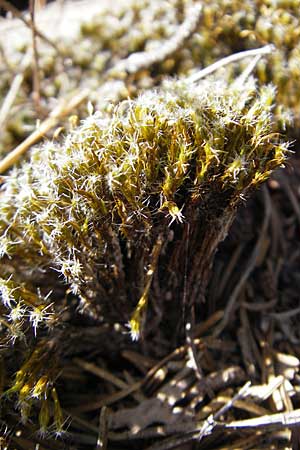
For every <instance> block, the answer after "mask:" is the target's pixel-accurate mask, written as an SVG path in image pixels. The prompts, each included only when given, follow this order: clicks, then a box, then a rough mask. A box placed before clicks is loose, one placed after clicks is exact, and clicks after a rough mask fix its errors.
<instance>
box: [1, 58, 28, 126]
mask: <svg viewBox="0 0 300 450" xmlns="http://www.w3.org/2000/svg"><path fill="white" fill-rule="evenodd" d="M31 60H32V53H31V50H28V51H27V53H26V54H25V55H24V57H23V59H22V61H21V63H20V70H19V72H18V73H17V74H16V76H15V77H14V79H13V82H12V83H11V86H10V89H9V91H8V93H7V94H6V97H5V99H4V101H3V103H2V106H1V110H0V129H1V128H2V127H3V125H4V123H5V121H6V119H7V116H8V113H9V111H10V109H11V107H12V105H13V103H14V101H15V98H16V96H17V94H18V92H19V89H20V87H21V85H22V83H23V80H24V73H25V70H26V69H27V67H28V66H29V64H30V62H31Z"/></svg>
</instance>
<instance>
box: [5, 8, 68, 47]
mask: <svg viewBox="0 0 300 450" xmlns="http://www.w3.org/2000/svg"><path fill="white" fill-rule="evenodd" d="M0 6H1V7H2V8H3V9H5V11H8V12H11V13H12V15H13V16H14V17H17V18H18V19H20V20H22V22H23V23H25V25H26V26H27V27H28V28H31V23H30V22H31V21H30V20H28V19H26V18H25V17H24V16H23V14H22V13H21V12H20V11H19V10H18V8H16V7H15V6H14V5H12V4H11V3H10V2H8V1H6V0H0ZM33 27H34V29H35V33H36V35H37V36H39V37H40V38H41V39H43V40H44V41H45V42H47V44H48V45H50V46H51V47H53V48H54V49H55V50H56V51H57V52H58V53H60V52H61V51H60V50H59V48H58V47H57V45H56V44H55V43H54V42H53V41H52V40H51V39H49V38H48V37H47V36H45V35H44V33H42V32H41V31H40V30H38V29H37V28H36V26H35V25H33Z"/></svg>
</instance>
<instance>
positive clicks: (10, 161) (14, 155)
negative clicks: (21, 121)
mask: <svg viewBox="0 0 300 450" xmlns="http://www.w3.org/2000/svg"><path fill="white" fill-rule="evenodd" d="M0 1H1V0H0ZM89 92H90V91H89V90H88V89H84V90H82V91H79V92H77V93H76V94H75V95H74V96H73V97H72V99H71V100H70V101H69V102H66V101H63V102H61V103H60V104H59V105H58V106H57V107H56V108H55V109H54V110H53V111H52V113H51V114H50V115H49V117H48V118H47V119H45V120H44V121H43V122H42V123H41V124H40V125H39V126H38V128H37V129H36V130H35V131H34V132H33V133H31V134H30V136H28V137H27V138H26V139H25V140H24V141H23V142H22V143H21V144H20V145H18V146H17V147H16V148H15V149H14V150H13V151H11V152H10V153H9V154H8V155H7V156H6V157H5V158H3V160H2V161H0V173H4V172H6V170H8V169H9V168H10V167H12V166H13V165H14V164H15V163H16V162H17V161H19V159H20V158H21V156H22V155H23V154H24V153H26V151H27V150H28V149H29V148H30V147H31V146H32V145H34V144H36V143H37V142H38V141H39V140H40V139H41V138H42V137H43V136H44V135H45V134H46V133H47V132H48V131H49V130H51V128H53V127H55V126H56V125H57V123H58V121H59V119H61V118H62V117H64V116H66V115H68V114H69V113H70V112H71V111H72V110H73V109H75V108H77V107H78V106H79V105H80V104H81V103H83V102H84V101H85V100H86V99H87V97H88V95H89Z"/></svg>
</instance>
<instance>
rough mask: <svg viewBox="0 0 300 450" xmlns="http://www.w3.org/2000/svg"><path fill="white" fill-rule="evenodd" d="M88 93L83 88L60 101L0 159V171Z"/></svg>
mask: <svg viewBox="0 0 300 450" xmlns="http://www.w3.org/2000/svg"><path fill="white" fill-rule="evenodd" d="M88 95H89V90H88V89H83V90H81V91H79V92H77V93H76V94H75V95H74V96H73V97H72V98H71V100H69V102H67V101H66V100H64V101H62V102H60V104H59V105H58V106H57V107H56V108H55V109H54V110H53V111H52V112H51V113H50V115H49V117H48V118H47V119H45V120H44V121H43V122H42V123H41V124H40V125H39V126H38V128H37V129H36V130H35V131H34V132H33V133H32V134H31V135H30V136H28V137H27V138H26V139H25V140H24V141H23V142H22V143H21V144H20V145H18V146H17V147H16V148H15V149H14V150H12V151H11V152H10V153H9V154H8V155H7V156H6V157H5V158H3V159H2V161H0V173H4V172H6V171H7V170H8V169H9V168H10V167H12V166H13V165H14V164H16V163H17V162H18V161H19V159H20V158H21V156H22V155H23V154H24V153H26V152H27V150H29V149H30V147H31V146H32V145H34V144H36V143H37V142H38V141H39V140H40V139H42V138H43V137H44V135H45V134H46V133H47V132H48V131H50V130H51V128H53V127H55V126H56V125H57V123H58V122H59V120H60V119H61V118H62V117H64V116H66V115H68V114H70V113H71V112H72V111H73V110H74V109H76V108H77V107H78V106H79V105H80V104H81V103H83V102H84V101H86V99H87V98H88Z"/></svg>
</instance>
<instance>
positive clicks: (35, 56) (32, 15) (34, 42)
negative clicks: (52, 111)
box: [29, 0, 41, 116]
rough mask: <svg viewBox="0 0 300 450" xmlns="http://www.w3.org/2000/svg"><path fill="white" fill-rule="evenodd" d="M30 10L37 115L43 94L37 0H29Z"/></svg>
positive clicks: (34, 95) (34, 97)
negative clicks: (37, 35) (37, 33)
mask: <svg viewBox="0 0 300 450" xmlns="http://www.w3.org/2000/svg"><path fill="white" fill-rule="evenodd" d="M29 10H30V28H31V35H32V49H33V92H32V97H33V101H34V103H35V109H36V112H37V115H38V116H39V113H40V111H41V106H40V103H41V95H40V75H39V57H38V51H37V40H36V27H35V0H30V1H29Z"/></svg>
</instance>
